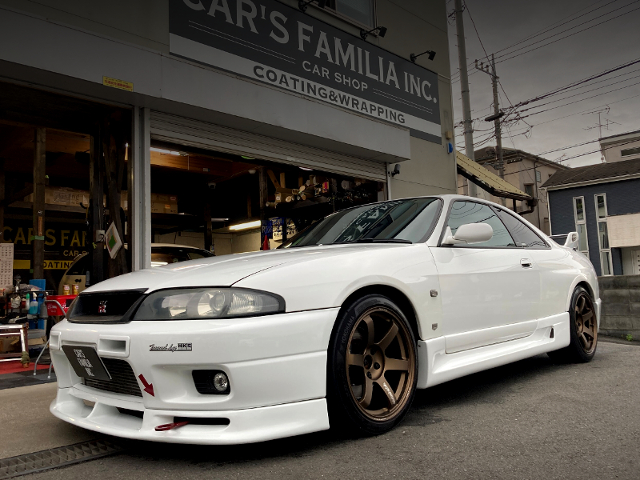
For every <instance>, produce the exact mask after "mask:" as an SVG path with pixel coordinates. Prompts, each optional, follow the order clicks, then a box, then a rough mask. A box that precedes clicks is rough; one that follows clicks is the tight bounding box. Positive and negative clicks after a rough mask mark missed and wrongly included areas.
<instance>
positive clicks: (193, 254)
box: [187, 250, 208, 260]
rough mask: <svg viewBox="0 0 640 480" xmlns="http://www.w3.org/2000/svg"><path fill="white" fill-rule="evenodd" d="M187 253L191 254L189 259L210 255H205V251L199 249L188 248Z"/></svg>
mask: <svg viewBox="0 0 640 480" xmlns="http://www.w3.org/2000/svg"><path fill="white" fill-rule="evenodd" d="M187 255H189V260H196V259H198V258H206V257H207V256H208V255H205V254H204V253H203V252H200V251H198V250H193V251H192V250H188V253H187Z"/></svg>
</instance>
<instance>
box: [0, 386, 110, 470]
mask: <svg viewBox="0 0 640 480" xmlns="http://www.w3.org/2000/svg"><path fill="white" fill-rule="evenodd" d="M56 389H57V385H56V384H55V383H46V384H42V385H33V386H28V387H18V388H10V389H6V390H0V426H1V430H0V457H1V458H8V457H13V456H16V455H22V454H24V453H31V452H38V451H40V450H46V449H48V448H54V447H61V446H64V445H71V444H73V443H78V442H83V441H85V440H91V439H93V438H97V437H98V434H97V433H93V432H89V431H87V430H83V429H81V428H77V427H74V426H73V425H70V424H68V423H65V422H62V421H60V420H58V419H57V418H56V417H54V416H53V415H51V414H50V413H49V404H50V403H51V401H52V400H53V399H54V398H55V396H56Z"/></svg>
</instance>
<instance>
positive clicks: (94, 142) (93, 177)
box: [87, 126, 105, 285]
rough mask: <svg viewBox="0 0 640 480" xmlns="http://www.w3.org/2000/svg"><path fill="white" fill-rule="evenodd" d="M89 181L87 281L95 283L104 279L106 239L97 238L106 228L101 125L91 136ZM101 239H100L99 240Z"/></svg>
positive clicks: (91, 283)
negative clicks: (88, 261) (103, 198)
mask: <svg viewBox="0 0 640 480" xmlns="http://www.w3.org/2000/svg"><path fill="white" fill-rule="evenodd" d="M89 170H90V172H89V177H90V178H89V181H90V184H91V187H90V188H91V207H90V208H91V218H90V221H89V228H90V229H91V239H92V245H91V246H92V247H93V250H92V252H93V262H92V268H91V277H90V278H88V279H87V280H88V281H87V283H88V284H90V285H93V284H95V283H98V282H101V281H102V280H104V263H103V262H104V239H98V238H96V232H97V231H98V230H105V227H104V226H103V225H102V217H103V216H104V207H103V203H102V195H103V193H102V192H103V190H104V188H103V185H102V174H101V171H102V146H101V142H100V127H99V126H98V128H97V131H96V132H95V135H93V136H92V137H91V163H90V168H89ZM97 240H100V241H97Z"/></svg>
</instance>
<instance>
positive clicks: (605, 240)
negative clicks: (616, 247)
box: [598, 222, 609, 250]
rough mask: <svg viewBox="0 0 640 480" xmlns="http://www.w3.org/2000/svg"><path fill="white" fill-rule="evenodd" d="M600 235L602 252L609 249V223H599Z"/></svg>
mask: <svg viewBox="0 0 640 480" xmlns="http://www.w3.org/2000/svg"><path fill="white" fill-rule="evenodd" d="M598 235H599V237H600V238H599V240H600V250H607V249H609V234H608V232H607V222H598Z"/></svg>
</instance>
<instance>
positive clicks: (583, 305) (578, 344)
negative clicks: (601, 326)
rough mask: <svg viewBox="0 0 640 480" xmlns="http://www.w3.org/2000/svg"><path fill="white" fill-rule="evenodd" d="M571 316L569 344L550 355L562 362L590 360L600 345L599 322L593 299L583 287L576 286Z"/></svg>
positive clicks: (572, 298)
mask: <svg viewBox="0 0 640 480" xmlns="http://www.w3.org/2000/svg"><path fill="white" fill-rule="evenodd" d="M569 317H570V320H569V328H570V332H571V341H570V343H569V346H567V347H565V348H562V349H560V350H556V351H554V352H549V353H548V355H549V357H551V359H552V360H557V361H562V362H574V363H586V362H589V361H591V359H592V358H593V356H594V355H595V353H596V347H597V345H598V322H597V319H596V309H595V305H594V302H593V299H592V298H591V295H589V292H587V291H586V290H585V289H584V288H582V287H576V289H575V290H574V292H573V295H572V297H571V308H570V310H569Z"/></svg>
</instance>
